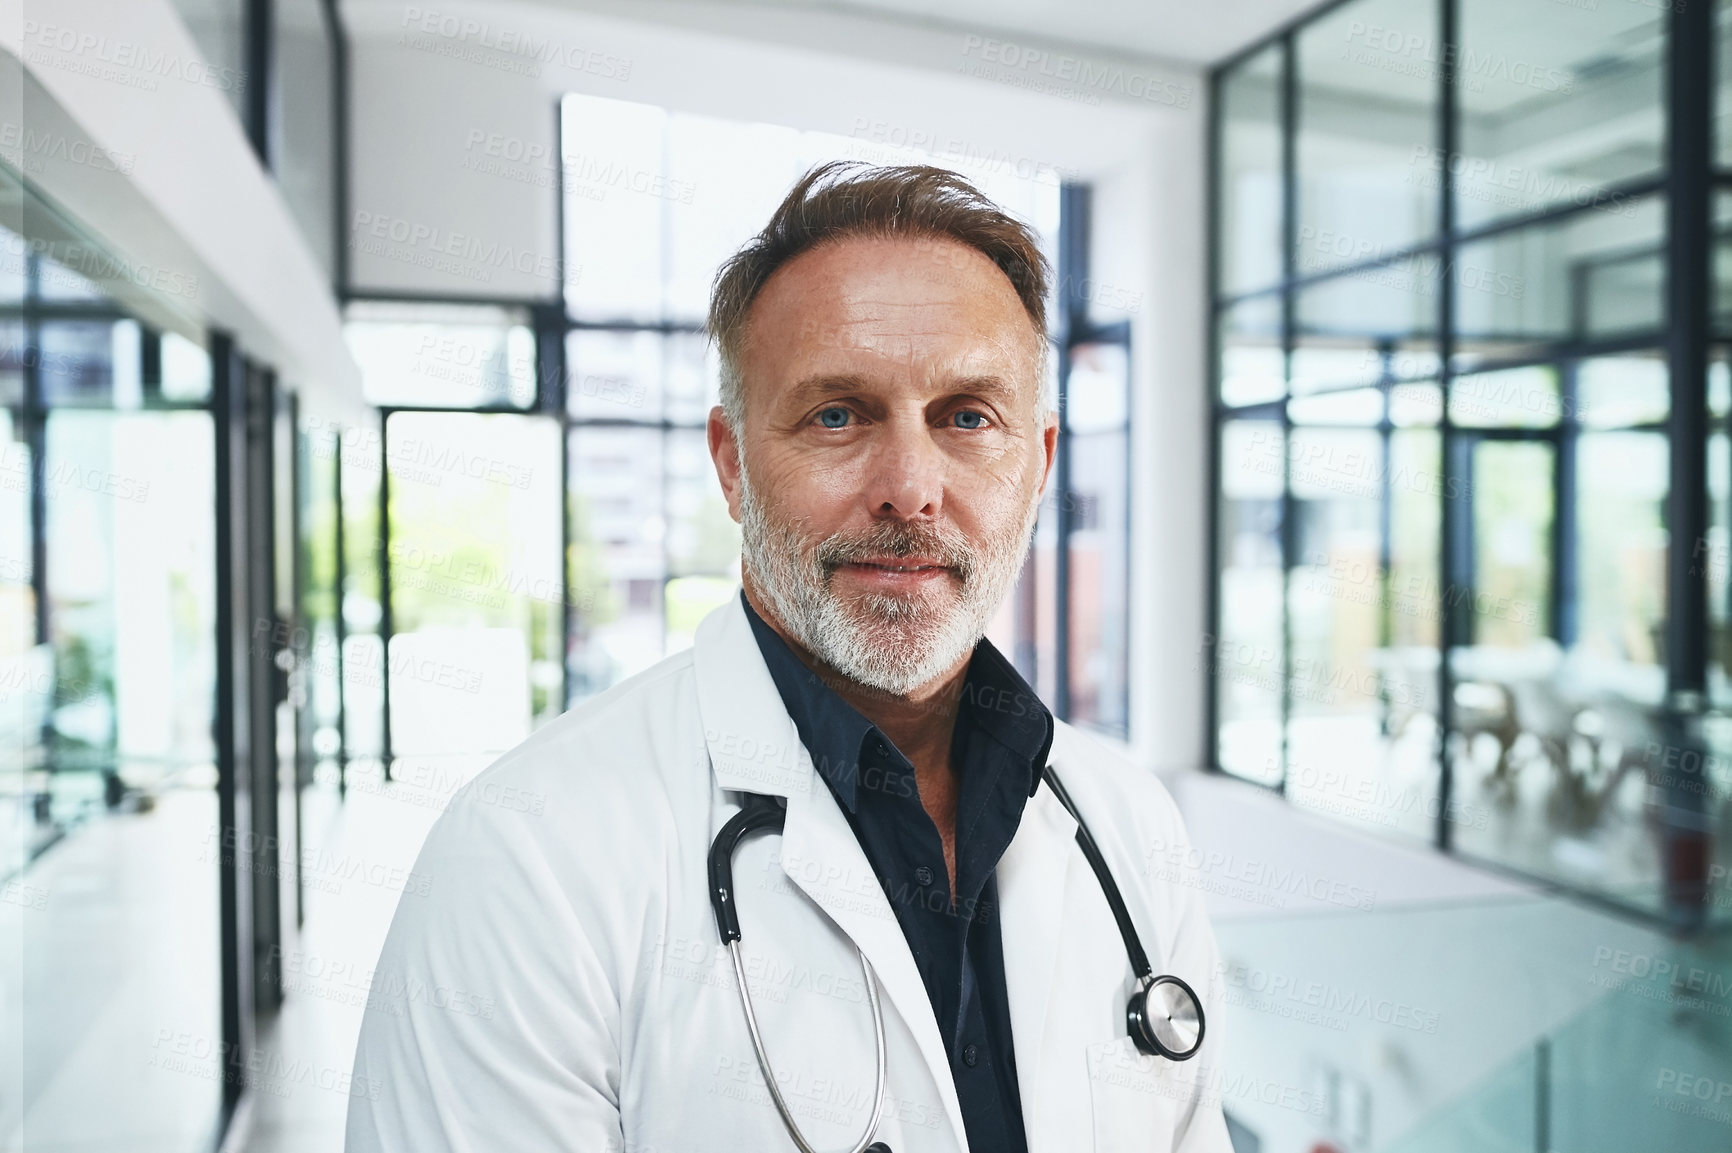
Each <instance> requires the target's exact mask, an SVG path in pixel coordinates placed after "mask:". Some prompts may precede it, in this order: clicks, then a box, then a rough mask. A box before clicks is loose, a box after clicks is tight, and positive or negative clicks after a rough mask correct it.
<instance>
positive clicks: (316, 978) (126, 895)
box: [0, 758, 488, 1153]
mask: <svg viewBox="0 0 1732 1153" xmlns="http://www.w3.org/2000/svg"><path fill="white" fill-rule="evenodd" d="M486 759H488V758H464V759H462V760H454V759H445V760H442V761H440V762H439V764H438V765H437V766H435V767H434V768H433V770H432V771H421V772H415V771H413V770H415V769H416V768H417V766H415V765H411V764H408V763H407V762H402V761H400V762H398V763H399V765H400V766H403V767H404V768H405V775H409V776H412V778H413V779H414V780H415V781H417V782H419V783H418V784H404V783H401V782H397V783H390V784H387V783H385V782H383V781H382V780H381V779H380V775H379V772H378V768H377V765H376V763H375V764H373V765H371V766H369V765H368V764H366V763H360V764H356V765H354V766H352V768H351V775H350V778H349V787H348V790H347V798H346V800H344V801H343V802H341V803H339V802H338V799H337V789H336V783H335V780H334V777H333V774H330V773H322V774H321V779H320V780H319V781H318V783H315V784H314V785H312V786H310V787H309V788H307V789H306V790H305V791H304V792H303V794H302V797H301V827H302V841H301V844H300V847H299V860H300V866H301V869H300V872H301V876H302V880H303V885H304V889H303V898H304V906H303V910H302V912H303V919H302V921H301V924H300V927H299V929H298V930H296V931H292V932H291V934H290V936H289V939H288V941H287V943H286V944H285V946H284V956H283V958H282V960H283V971H284V974H285V985H286V995H285V999H284V1002H283V1004H282V1006H281V1008H280V1009H279V1010H277V1012H276V1013H274V1014H273V1015H271V1016H270V1017H269V1018H268V1019H267V1020H266V1021H264V1022H263V1023H262V1024H261V1026H260V1029H259V1033H258V1036H257V1038H256V1041H255V1044H254V1047H253V1051H251V1052H249V1053H248V1054H247V1055H246V1061H247V1064H248V1067H249V1068H251V1069H252V1070H253V1076H254V1082H253V1084H254V1090H255V1091H254V1092H253V1093H252V1095H251V1098H252V1103H251V1108H250V1116H249V1123H248V1124H245V1125H242V1126H237V1127H236V1128H235V1129H234V1130H232V1131H231V1140H230V1141H229V1142H228V1144H227V1145H226V1146H225V1147H224V1153H230V1151H234V1153H254V1151H257V1153H337V1151H340V1150H341V1149H342V1147H343V1127H344V1120H345V1117H346V1114H347V1110H348V1104H349V1072H350V1068H351V1066H352V1063H353V1059H354V1052H355V1041H356V1038H357V1036H358V1035H359V1031H360V1025H361V1013H362V1009H363V1007H364V1004H365V1000H366V992H365V978H366V975H367V974H368V973H370V971H371V970H372V969H373V967H374V965H375V964H376V962H377V958H378V955H379V949H380V946H381V944H382V943H383V941H384V937H385V932H386V930H387V928H388V927H389V925H390V922H391V917H392V915H393V913H394V911H395V909H396V903H397V899H398V895H399V890H400V889H401V888H402V884H403V878H404V876H405V875H406V874H407V873H408V872H409V871H410V869H411V868H412V866H413V864H414V860H415V856H416V854H417V853H418V852H419V850H420V846H421V842H422V841H423V839H424V838H425V837H426V834H427V831H428V829H429V828H430V827H431V826H432V823H433V821H434V820H435V818H436V817H437V816H438V814H439V812H440V810H441V809H442V808H443V807H444V805H445V803H446V801H448V800H449V799H450V796H451V794H452V792H454V791H455V790H456V789H457V788H458V787H460V786H461V785H462V784H463V783H464V782H465V781H467V780H468V779H469V778H470V777H472V776H473V775H474V773H475V772H477V771H479V769H480V768H481V767H482V765H483V763H484V762H485V760H486ZM293 802H294V798H293V796H292V795H288V796H286V797H285V807H286V808H287V807H289V806H292V805H293ZM217 829H218V826H217V807H216V794H215V790H214V789H212V788H208V787H195V786H189V787H181V788H171V789H167V790H165V791H164V792H162V793H161V794H159V795H157V796H155V797H154V798H153V803H151V804H149V805H146V806H144V807H142V808H140V809H138V810H137V811H133V810H131V809H127V810H117V811H112V812H107V813H102V814H99V815H96V816H93V817H92V818H91V819H90V820H88V821H86V822H83V823H82V824H80V825H78V826H77V827H76V828H74V829H73V830H72V831H71V832H70V833H69V834H68V835H66V836H64V837H62V838H61V839H60V840H59V841H58V842H57V843H55V844H53V845H52V846H50V847H49V848H48V849H47V850H46V851H45V852H44V853H42V855H41V856H40V857H39V858H38V859H37V860H36V861H34V862H33V863H31V865H30V866H29V867H28V868H27V869H26V870H24V872H23V873H22V874H19V875H16V876H13V877H12V878H10V879H9V880H8V881H7V883H6V885H5V886H4V888H3V890H0V898H3V899H0V1036H4V1037H6V1038H7V1039H8V1040H7V1042H6V1043H5V1044H4V1045H0V1153H23V1151H24V1150H28V1151H29V1153H116V1151H119V1150H125V1151H126V1153H211V1151H212V1150H213V1149H214V1148H215V1126H216V1121H217V1118H218V1116H219V1114H220V1108H221V1097H222V1084H221V1080H222V1070H223V1061H222V1058H223V1049H222V1040H221V1036H222V1027H221V1007H220V989H221V974H220V960H219V950H218V926H219V916H218V913H219V907H220V903H219V893H218V887H217V870H216V867H215V858H216V854H217V852H218V850H219V848H220V841H219V838H218V831H217ZM285 840H286V841H287V838H285ZM287 846H288V847H287V848H286V849H285V850H284V852H283V853H282V855H281V857H280V858H277V859H280V860H281V862H282V864H283V866H284V868H282V869H281V871H280V872H279V874H278V875H279V876H280V877H281V878H282V880H283V883H284V885H285V887H286V889H287V893H288V896H287V897H286V898H285V906H286V907H287V908H291V909H292V907H293V878H294V869H293V865H294V863H295V860H296V855H297V854H296V849H295V847H294V844H293V842H292V841H287ZM272 859H273V857H272V855H271V854H269V853H268V852H267V853H266V854H264V855H263V860H264V861H265V862H266V864H265V866H264V867H267V868H268V867H270V865H269V862H270V861H271V860H272Z"/></svg>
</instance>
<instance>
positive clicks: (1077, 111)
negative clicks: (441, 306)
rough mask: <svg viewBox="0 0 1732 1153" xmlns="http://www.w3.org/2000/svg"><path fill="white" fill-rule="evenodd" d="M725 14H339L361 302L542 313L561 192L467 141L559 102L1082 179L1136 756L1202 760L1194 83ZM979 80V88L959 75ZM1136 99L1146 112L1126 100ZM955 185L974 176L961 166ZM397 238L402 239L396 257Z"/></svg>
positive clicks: (1202, 489)
mask: <svg viewBox="0 0 1732 1153" xmlns="http://www.w3.org/2000/svg"><path fill="white" fill-rule="evenodd" d="M720 7H721V6H716V5H678V4H649V5H644V6H642V7H641V9H638V10H639V11H641V12H642V13H643V14H644V16H643V18H642V19H639V20H631V19H625V18H622V17H621V16H618V15H614V14H602V13H598V12H578V11H571V10H568V9H558V10H556V9H555V8H553V7H551V6H546V7H542V6H534V5H519V4H508V3H489V4H485V5H483V4H477V3H462V2H453V3H442V4H439V5H437V6H434V5H431V4H427V5H419V6H417V5H405V4H402V3H395V2H381V0H348V2H347V3H345V5H344V7H343V14H344V20H345V23H346V25H347V27H348V29H349V31H350V34H351V43H352V60H353V89H352V92H353V96H352V107H353V128H352V134H353V135H352V139H353V149H354V152H353V155H354V161H353V168H352V173H351V202H350V206H351V210H352V215H351V219H350V228H349V232H348V235H347V236H346V237H345V238H344V241H345V243H348V244H349V245H350V258H351V261H352V264H351V268H352V271H353V281H354V284H355V286H356V287H357V288H359V289H364V290H369V291H376V292H386V293H389V292H415V293H443V294H453V295H462V296H482V297H488V298H523V297H529V298H535V299H551V298H553V297H554V296H555V295H556V293H557V291H558V284H557V282H556V281H557V274H556V273H555V272H554V270H553V265H552V262H551V260H550V259H545V258H548V257H551V255H552V254H553V252H554V249H555V244H556V235H557V233H556V228H557V223H556V222H557V205H556V203H555V191H554V188H553V186H552V181H551V179H548V180H543V181H537V182H528V181H519V180H509V179H503V178H501V177H500V176H497V175H483V174H481V173H478V172H477V171H475V170H474V168H473V167H472V164H473V160H474V158H475V156H476V151H477V150H476V149H475V148H474V147H473V146H472V144H471V142H472V140H473V139H474V137H475V134H476V133H481V134H484V135H494V134H498V135H500V136H501V137H503V138H505V139H507V140H513V139H515V140H521V141H523V142H525V143H531V142H533V143H536V144H542V145H546V146H548V147H551V146H552V145H553V139H554V124H555V119H554V116H555V107H556V104H557V101H558V99H559V97H560V96H561V95H563V94H565V93H567V92H583V93H589V94H593V95H599V96H606V97H612V98H616V99H622V100H633V101H641V102H644V103H648V104H655V105H660V106H663V107H667V108H671V109H676V110H681V111H687V112H695V113H701V114H705V115H712V116H718V117H725V118H730V119H738V120H748V121H762V122H769V123H775V124H782V125H786V126H789V127H793V128H799V129H805V130H816V131H823V132H830V133H836V134H838V135H842V136H855V137H859V138H862V139H874V138H885V139H888V140H891V141H896V142H900V141H902V140H907V139H914V138H920V139H923V140H925V141H929V142H931V143H932V145H933V146H935V148H936V150H937V151H938V152H940V153H941V154H942V153H945V152H951V153H953V154H955V153H961V154H962V155H964V156H966V157H968V158H971V159H972V161H973V162H975V163H984V164H987V165H991V166H997V167H998V169H999V170H1008V171H1024V172H1032V171H1034V169H1035V168H1036V167H1039V166H1044V167H1046V168H1049V169H1050V168H1056V169H1058V170H1059V171H1061V172H1063V173H1065V174H1066V175H1067V176H1074V177H1076V178H1079V179H1086V180H1089V181H1091V182H1092V183H1093V184H1094V185H1095V188H1096V205H1097V208H1096V212H1095V243H1094V249H1095V264H1096V268H1097V271H1098V275H1097V278H1096V279H1097V280H1098V281H1101V282H1103V283H1107V284H1110V285H1112V286H1113V288H1114V289H1115V293H1114V295H1113V296H1112V298H1111V299H1107V298H1105V297H1103V302H1102V307H1100V308H1097V314H1098V319H1101V320H1113V319H1119V318H1121V317H1127V316H1128V318H1129V319H1130V320H1131V322H1132V326H1133V341H1134V365H1133V374H1134V381H1133V386H1134V394H1135V398H1134V402H1133V404H1134V407H1133V411H1134V412H1135V413H1136V417H1137V419H1138V420H1139V421H1140V422H1141V428H1140V432H1139V437H1138V440H1137V447H1136V453H1135V457H1134V464H1133V467H1134V476H1135V482H1134V489H1135V491H1134V493H1133V498H1132V508H1133V516H1134V518H1135V532H1134V556H1133V573H1134V577H1133V598H1132V599H1133V607H1132V621H1133V628H1134V630H1135V633H1136V636H1135V640H1134V643H1133V654H1134V655H1133V668H1132V696H1133V705H1132V707H1133V736H1134V742H1135V745H1136V751H1137V754H1138V756H1139V758H1140V759H1141V760H1143V761H1144V762H1145V763H1147V764H1149V765H1151V766H1153V767H1156V768H1158V769H1160V770H1163V771H1170V770H1175V769H1179V768H1184V767H1190V766H1195V765H1197V764H1199V763H1200V761H1201V758H1202V755H1203V748H1204V742H1203V731H1202V696H1201V691H1202V688H1201V678H1200V677H1199V676H1198V674H1197V670H1196V668H1195V652H1196V647H1197V643H1198V635H1199V633H1200V631H1201V629H1202V627H1203V626H1202V616H1203V609H1204V600H1203V589H1204V585H1203V579H1204V578H1203V555H1204V548H1203V544H1204V535H1203V534H1204V529H1205V524H1206V521H1205V515H1204V507H1203V504H1204V499H1205V497H1204V494H1205V493H1206V492H1207V485H1206V484H1205V474H1204V471H1203V470H1204V467H1205V463H1206V456H1205V453H1204V451H1203V449H1204V444H1205V429H1206V414H1207V408H1206V405H1205V402H1204V398H1205V397H1206V395H1207V393H1206V387H1205V382H1204V380H1203V365H1204V363H1205V358H1204V353H1203V343H1202V342H1203V334H1204V324H1203V316H1204V301H1203V291H1204V274H1203V268H1204V264H1203V260H1204V241H1203V235H1202V231H1203V219H1204V214H1203V193H1202V189H1203V177H1202V163H1203V156H1204V148H1203V145H1204V112H1203V100H1202V91H1203V84H1202V80H1201V78H1200V76H1199V75H1198V74H1197V73H1196V72H1195V71H1185V70H1183V69H1176V68H1174V67H1172V66H1170V65H1166V64H1162V63H1160V62H1156V61H1147V60H1142V61H1139V60H1135V59H1125V60H1119V61H1114V62H1107V63H1110V64H1112V66H1114V67H1118V68H1120V69H1121V70H1122V75H1123V76H1124V77H1125V78H1126V80H1125V81H1122V82H1113V83H1109V84H1107V85H1104V86H1101V88H1100V90H1092V89H1084V88H1081V87H1078V86H1076V85H1067V84H1064V83H1062V82H1058V84H1057V86H1058V87H1059V88H1061V89H1064V91H1063V92H1062V93H1061V94H1058V95H1054V94H1048V93H1043V92H1038V91H1030V90H1028V89H1027V88H1025V87H1022V86H1019V83H1020V82H1024V81H1027V80H1030V79H1032V78H1035V77H1034V76H1032V75H1031V74H1030V73H1028V72H1027V71H1025V70H1024V71H1019V70H1014V69H1006V68H1002V67H1000V66H999V65H997V64H996V63H993V62H989V61H983V60H982V59H981V56H982V52H983V49H982V47H981V46H980V45H979V44H976V43H973V42H971V41H969V40H968V38H967V37H966V36H964V35H960V34H956V33H951V32H946V31H935V30H930V29H923V28H917V27H911V26H902V25H893V24H887V23H882V22H873V21H866V20H861V19H859V18H857V17H849V16H847V15H845V14H838V13H814V12H809V11H808V12H798V11H792V10H784V9H776V8H770V9H765V8H757V9H741V8H736V7H734V6H726V8H727V11H729V12H730V13H732V14H734V16H737V17H738V19H737V20H734V18H733V17H732V16H731V17H730V20H733V21H734V22H733V23H731V24H729V25H727V26H721V25H722V22H721V20H720V19H719V17H718V16H717V15H716V13H717V11H718V10H719V8H720ZM618 10H619V9H618V6H614V9H613V11H615V12H617V11H618ZM1025 43H1026V38H1025ZM525 45H529V46H531V47H530V48H529V50H528V51H529V54H528V55H525V54H524V46H525ZM513 49H515V52H514V51H513ZM1053 52H1054V53H1055V58H1057V57H1059V56H1064V55H1065V53H1064V51H1063V50H1061V49H1057V48H1055V49H1053ZM1090 59H1091V61H1092V62H1093V63H1103V62H1102V61H1099V60H1096V59H1095V58H1093V57H1091V58H1090ZM573 65H576V66H573ZM983 67H984V68H986V69H987V71H988V73H989V75H987V76H984V77H983V76H978V75H974V74H972V73H971V72H970V71H969V70H971V69H977V68H983ZM1013 81H1014V82H1013ZM1131 89H1134V90H1136V91H1138V92H1142V93H1145V94H1148V95H1152V96H1154V97H1156V99H1148V98H1144V99H1131V98H1129V97H1127V96H1125V95H1124V94H1123V91H1122V90H1131ZM1091 100H1092V101H1093V102H1092V103H1091V102H1090V101H1091ZM981 158H986V159H985V160H984V161H982V160H981ZM466 162H467V163H466ZM957 167H959V168H960V169H961V170H963V171H964V172H965V173H966V172H968V171H969V163H967V162H960V163H958V164H957ZM548 175H549V176H550V175H551V173H548ZM393 226H395V227H396V229H397V235H398V236H400V237H401V236H404V235H408V236H410V237H412V238H414V239H412V240H411V241H410V242H408V243H394V242H392V241H391V240H390V239H389V236H390V230H391V228H392V227H393ZM374 230H379V231H382V232H384V234H385V235H383V236H380V235H375V234H374ZM446 246H448V248H447V251H455V252H458V253H465V252H466V253H469V254H472V255H473V254H476V253H482V252H491V253H494V254H495V256H496V257H497V256H499V255H504V256H505V257H506V259H505V266H499V265H492V266H489V267H482V266H481V265H480V263H479V262H477V261H474V260H468V261H464V260H461V259H459V260H455V261H453V260H447V259H444V255H445V254H444V252H441V251H440V249H441V248H442V247H446ZM538 258H542V259H538ZM514 263H521V265H522V267H521V268H513V267H510V265H511V264H514ZM430 265H431V266H432V267H430Z"/></svg>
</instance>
